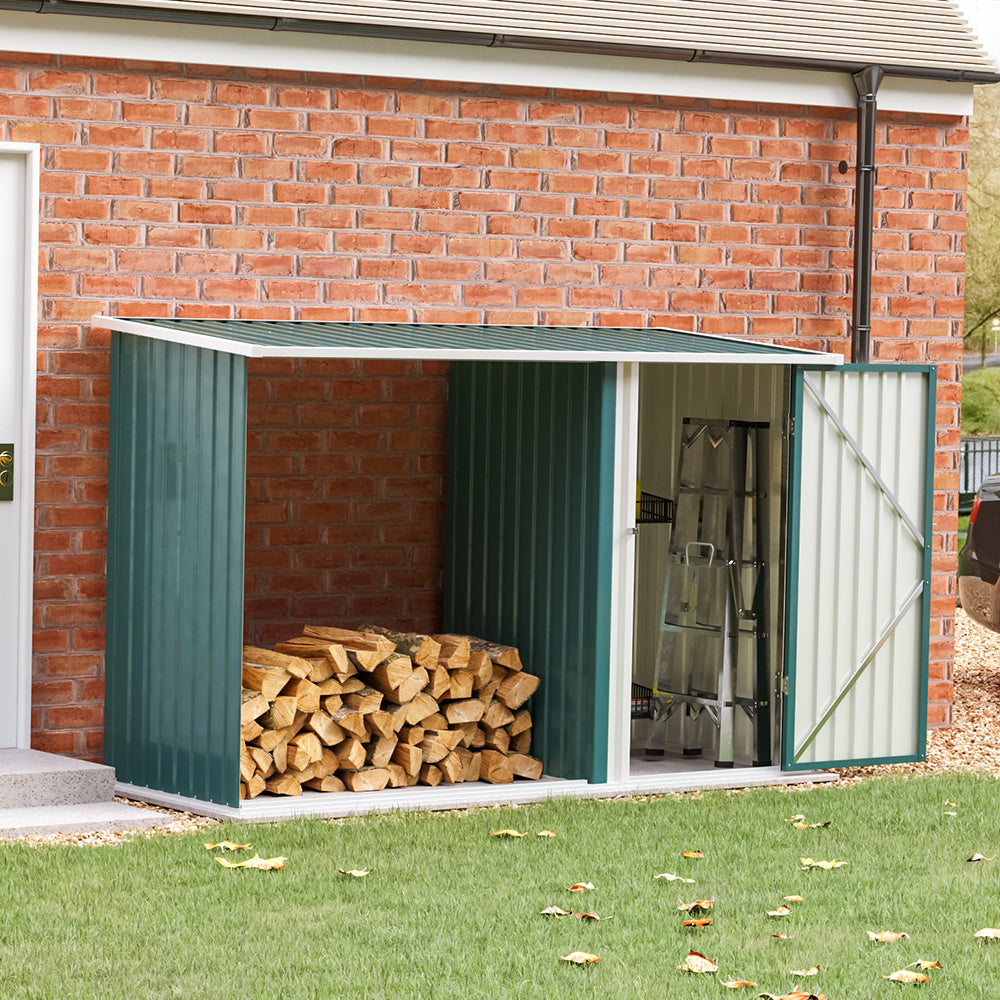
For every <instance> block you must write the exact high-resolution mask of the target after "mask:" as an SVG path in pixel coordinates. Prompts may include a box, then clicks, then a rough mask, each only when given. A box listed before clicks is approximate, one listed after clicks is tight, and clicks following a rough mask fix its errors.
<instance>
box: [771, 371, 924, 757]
mask: <svg viewBox="0 0 1000 1000" xmlns="http://www.w3.org/2000/svg"><path fill="white" fill-rule="evenodd" d="M795 421H796V429H795V439H794V449H793V466H792V468H793V483H792V488H791V491H790V493H791V502H790V511H789V561H790V566H789V582H788V615H787V623H788V633H787V646H786V650H787V656H788V665H787V668H786V670H787V675H788V679H789V695H788V698H787V700H786V705H785V726H784V734H783V735H784V740H783V764H784V766H785V767H832V766H836V765H839V764H846V763H866V764H867V763H882V762H890V761H900V760H915V759H920V758H921V757H922V756H923V753H924V740H925V732H926V715H927V657H928V627H929V624H928V614H929V605H930V556H931V544H930V543H931V516H932V488H933V472H934V465H933V424H934V373H933V369H929V368H926V367H902V366H885V365H881V366H879V365H864V366H856V367H853V368H851V369H847V370H842V371H815V372H800V373H798V378H797V382H796V398H795ZM852 440H853V442H854V445H852V444H851V441H852ZM855 445H856V447H855ZM859 453H860V454H861V455H863V456H864V458H865V459H866V460H867V461H868V462H869V463H870V465H871V468H866V467H865V462H864V461H862V459H861V458H859ZM878 480H881V485H880V483H879V482H878Z"/></svg>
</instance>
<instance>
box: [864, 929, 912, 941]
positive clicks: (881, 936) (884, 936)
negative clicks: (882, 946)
mask: <svg viewBox="0 0 1000 1000" xmlns="http://www.w3.org/2000/svg"><path fill="white" fill-rule="evenodd" d="M909 936H910V935H909V934H907V933H906V931H880V932H879V933H878V934H873V933H872V932H871V931H869V932H868V940H869V941H881V942H883V943H888V944H892V942H893V941H898V940H899V939H900V938H908V937H909Z"/></svg>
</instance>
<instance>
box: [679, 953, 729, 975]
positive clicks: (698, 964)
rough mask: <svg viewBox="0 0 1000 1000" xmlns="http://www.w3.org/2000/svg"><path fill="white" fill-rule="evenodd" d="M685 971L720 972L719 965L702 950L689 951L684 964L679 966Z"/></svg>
mask: <svg viewBox="0 0 1000 1000" xmlns="http://www.w3.org/2000/svg"><path fill="white" fill-rule="evenodd" d="M677 968H678V969H683V970H684V971H685V972H718V971H719V966H718V965H716V963H715V962H713V961H712V959H710V958H706V957H705V956H704V955H703V954H702V953H701V952H700V951H689V952H688V955H687V958H686V959H684V962H683V964H682V965H678V966H677Z"/></svg>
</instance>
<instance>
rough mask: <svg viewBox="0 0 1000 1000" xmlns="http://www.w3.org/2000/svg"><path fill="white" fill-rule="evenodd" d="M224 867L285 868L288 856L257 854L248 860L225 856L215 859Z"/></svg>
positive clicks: (270, 869)
mask: <svg viewBox="0 0 1000 1000" xmlns="http://www.w3.org/2000/svg"><path fill="white" fill-rule="evenodd" d="M215 860H216V861H218V862H219V864H220V865H222V867H223V868H261V869H263V870H264V871H273V870H275V869H277V868H284V867H285V862H286V861H287V860H288V858H262V857H261V856H260V855H259V854H255V855H254V856H253V857H252V858H249V859H248V860H246V861H227V860H226V859H225V858H220V857H217V858H216V859H215Z"/></svg>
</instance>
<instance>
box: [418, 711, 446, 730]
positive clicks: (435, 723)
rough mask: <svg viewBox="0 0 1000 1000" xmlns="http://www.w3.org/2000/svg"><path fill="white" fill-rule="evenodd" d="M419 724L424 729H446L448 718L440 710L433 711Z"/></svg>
mask: <svg viewBox="0 0 1000 1000" xmlns="http://www.w3.org/2000/svg"><path fill="white" fill-rule="evenodd" d="M420 725H422V726H423V727H424V729H447V728H448V720H447V719H446V718H445V717H444V716H443V715H442V714H441V713H440V712H434V714H433V715H428V716H427V718H425V719H423V720H421V723H420Z"/></svg>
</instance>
